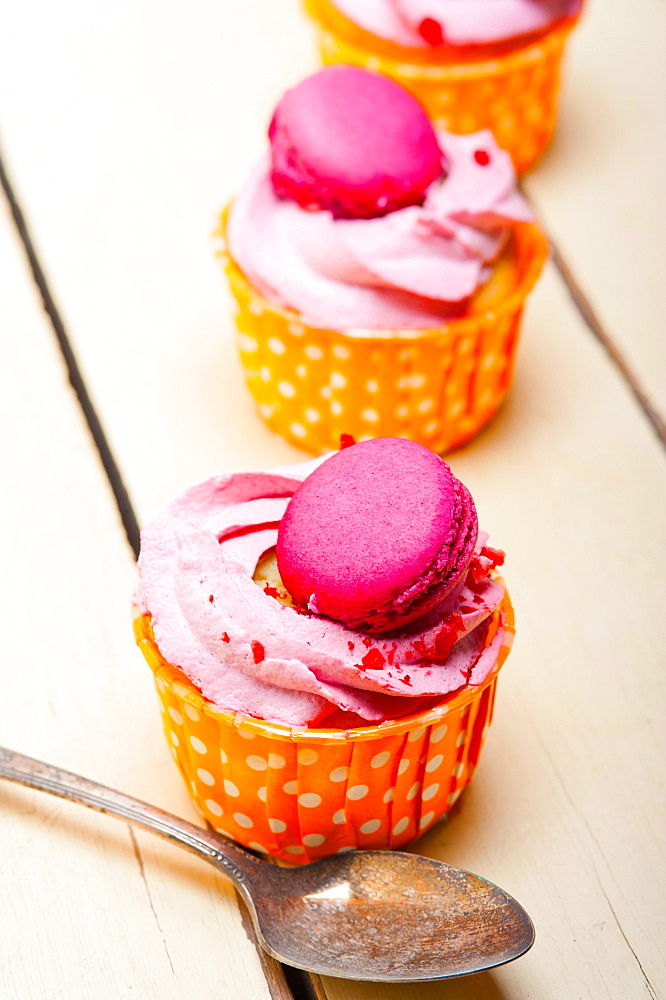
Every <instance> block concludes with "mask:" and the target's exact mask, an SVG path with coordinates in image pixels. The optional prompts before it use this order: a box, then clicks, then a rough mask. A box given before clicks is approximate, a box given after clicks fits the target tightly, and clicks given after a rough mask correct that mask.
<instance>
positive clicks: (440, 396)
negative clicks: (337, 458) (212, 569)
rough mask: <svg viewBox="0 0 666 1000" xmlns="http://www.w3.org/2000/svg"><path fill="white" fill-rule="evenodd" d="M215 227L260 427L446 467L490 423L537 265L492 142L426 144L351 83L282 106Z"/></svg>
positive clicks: (377, 94)
mask: <svg viewBox="0 0 666 1000" xmlns="http://www.w3.org/2000/svg"><path fill="white" fill-rule="evenodd" d="M269 134H270V141H271V148H270V152H269V153H267V154H266V156H265V157H264V158H263V159H262V160H261V161H260V163H259V164H258V165H257V166H256V168H255V169H254V170H253V172H252V173H251V175H250V177H249V180H248V181H247V183H246V185H245V186H244V188H243V190H242V191H241V192H240V193H239V195H238V196H237V197H236V199H235V200H234V202H233V204H232V206H231V208H230V210H229V212H228V214H227V215H226V217H225V220H224V221H223V233H222V235H223V236H224V238H225V247H226V250H225V260H226V269H227V274H228V277H229V280H230V283H231V289H232V292H233V294H234V296H235V298H236V300H237V303H238V307H239V314H238V318H237V325H238V330H239V338H238V343H239V348H240V354H241V358H242V361H243V365H244V368H245V372H246V377H247V383H248V386H249V388H250V391H251V393H252V395H253V397H254V399H255V401H256V403H257V406H258V410H259V413H260V414H261V416H262V417H263V419H264V420H265V421H266V423H267V424H268V426H269V427H270V428H271V429H272V430H274V431H277V432H278V433H280V434H282V435H283V436H284V437H286V438H287V439H288V440H289V441H291V442H292V443H293V444H295V445H297V446H299V447H301V448H304V449H306V450H309V451H311V452H313V453H314V454H321V453H322V452H324V451H326V450H333V449H335V448H336V447H337V444H338V442H339V440H340V435H341V434H351V435H352V436H354V437H355V439H356V440H359V441H363V440H366V439H369V438H374V437H406V438H410V439H412V440H415V441H418V442H419V443H421V444H423V445H425V446H427V447H429V448H431V449H432V450H434V451H437V452H440V453H441V452H445V451H448V450H450V449H452V448H455V447H457V446H458V445H461V444H462V443H464V442H465V441H467V440H469V439H470V438H471V437H473V435H474V434H476V433H477V432H478V431H479V430H480V428H481V427H483V426H484V425H485V424H486V423H487V422H488V421H489V420H490V419H491V418H492V417H493V415H494V414H495V413H496V412H497V409H498V407H499V406H500V404H501V403H502V401H503V399H504V398H505V396H506V394H507V392H508V389H509V386H510V383H511V376H512V370H513V359H514V354H515V349H516V345H517V339H518V331H519V326H520V320H521V314H522V309H523V304H524V301H525V298H526V296H527V294H528V292H529V291H530V290H531V288H532V287H533V285H534V283H535V281H536V279H537V277H538V274H539V272H540V270H541V267H542V265H543V262H544V260H545V257H546V253H547V245H546V241H545V238H544V236H543V235H542V233H541V231H540V230H539V229H538V228H537V226H536V225H535V224H534V221H533V217H532V213H531V211H530V209H529V206H528V205H527V203H526V202H525V200H524V199H523V198H522V196H521V195H520V194H519V193H518V191H517V189H516V178H515V173H514V170H513V166H512V163H511V160H510V157H509V156H508V154H507V153H505V152H503V151H502V150H500V149H499V148H498V146H497V144H496V142H495V140H494V139H493V137H492V135H491V134H490V133H489V132H487V131H486V132H480V133H476V134H474V135H469V136H456V135H452V134H449V133H441V134H440V135H439V137H437V136H436V135H435V132H434V130H433V128H432V125H431V123H430V122H429V120H428V118H427V116H426V115H425V113H424V111H423V109H422V108H421V107H420V105H419V104H418V102H417V101H416V100H415V99H414V98H413V97H412V96H411V95H410V94H408V93H407V92H406V91H405V90H404V89H402V88H401V87H399V86H398V85H397V84H395V83H393V82H392V81H391V80H388V79H387V78H386V77H382V76H379V75H378V74H374V73H368V72H367V71H365V70H361V69H358V68H356V67H351V66H335V67H330V68H328V69H325V70H322V71H320V72H319V73H317V74H315V75H314V76H312V77H309V78H307V79H306V80H304V81H303V82H301V83H300V84H299V85H298V86H297V87H295V88H294V89H293V90H291V91H288V92H287V94H286V95H285V97H284V98H283V99H282V101H281V102H280V103H279V105H278V107H277V109H276V111H275V114H274V116H273V120H272V122H271V126H270V133H269Z"/></svg>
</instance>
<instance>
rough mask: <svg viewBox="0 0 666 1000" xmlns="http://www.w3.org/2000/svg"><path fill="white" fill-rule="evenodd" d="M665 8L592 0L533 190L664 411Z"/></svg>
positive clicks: (586, 288)
mask: <svg viewBox="0 0 666 1000" xmlns="http://www.w3.org/2000/svg"><path fill="white" fill-rule="evenodd" d="M665 39H666V8H665V7H664V5H663V4H659V3H654V2H650V0H640V2H637V3H632V4H627V3H623V2H622V0H590V2H589V4H588V8H587V10H586V12H585V15H584V17H583V19H582V22H581V25H580V28H579V30H578V31H576V33H575V34H574V36H573V37H572V40H571V45H570V49H569V52H568V58H567V61H566V65H565V71H564V86H563V91H562V109H561V117H560V125H559V130H558V133H557V136H556V139H555V143H554V145H553V148H552V149H551V151H550V153H549V155H548V156H547V157H546V159H545V160H544V161H543V163H542V164H541V165H540V166H539V167H538V168H537V169H536V170H535V171H534V173H533V174H532V175H531V176H529V177H528V178H526V181H525V186H526V189H527V191H528V192H529V194H530V196H531V197H532V198H533V199H534V201H535V202H536V204H537V206H538V209H539V212H540V213H541V215H542V217H543V219H544V221H545V223H546V225H547V226H548V228H549V230H550V232H551V234H552V236H553V237H554V238H555V240H556V242H557V243H558V245H559V247H560V249H561V251H562V254H563V256H564V258H565V260H566V261H567V262H568V263H569V265H570V266H571V267H572V269H573V271H574V273H575V275H576V277H577V280H578V282H579V284H580V286H581V289H582V290H583V292H584V293H586V295H587V296H588V298H589V299H590V302H591V304H592V306H593V307H594V309H595V311H596V312H597V314H598V316H599V319H600V320H601V322H602V323H603V325H604V327H605V329H606V330H608V331H609V332H610V333H611V334H612V337H613V339H614V341H615V343H616V345H617V346H618V348H619V350H620V351H621V352H622V354H623V356H624V358H625V359H626V362H627V364H628V366H629V367H630V368H631V369H632V370H633V371H634V372H635V374H636V375H637V376H638V378H639V380H640V381H641V382H642V383H643V385H644V386H645V388H646V390H647V392H648V395H649V396H650V397H651V398H652V400H653V402H654V404H655V405H656V406H657V408H658V409H659V410H661V416H662V417H664V416H665V415H666V342H665V340H664V336H663V329H664V316H665V315H666V292H665V289H664V281H663V260H664V257H665V256H666V211H665V207H664V184H663V164H664V162H666V102H665V101H664V100H663V95H664V93H666V59H664V42H665Z"/></svg>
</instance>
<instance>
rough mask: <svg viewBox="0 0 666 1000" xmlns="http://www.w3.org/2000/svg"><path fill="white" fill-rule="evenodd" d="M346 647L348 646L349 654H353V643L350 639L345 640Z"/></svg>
mask: <svg viewBox="0 0 666 1000" xmlns="http://www.w3.org/2000/svg"><path fill="white" fill-rule="evenodd" d="M347 645H348V646H349V652H350V653H353V652H354V643H353V642H352V641H351V639H347Z"/></svg>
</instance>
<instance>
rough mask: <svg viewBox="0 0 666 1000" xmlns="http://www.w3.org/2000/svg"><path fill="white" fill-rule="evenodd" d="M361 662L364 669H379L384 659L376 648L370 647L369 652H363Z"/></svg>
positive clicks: (384, 661)
mask: <svg viewBox="0 0 666 1000" xmlns="http://www.w3.org/2000/svg"><path fill="white" fill-rule="evenodd" d="M361 663H362V664H363V666H364V667H365V669H366V670H381V669H382V667H383V666H384V664H385V663H386V660H385V659H384V657H383V656H382V654H381V653H380V651H379V650H378V649H371V650H370V652H369V653H366V654H365V656H364V657H363V659H362V660H361Z"/></svg>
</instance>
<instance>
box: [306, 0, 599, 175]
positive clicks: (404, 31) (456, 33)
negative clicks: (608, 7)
mask: <svg viewBox="0 0 666 1000" xmlns="http://www.w3.org/2000/svg"><path fill="white" fill-rule="evenodd" d="M305 6H306V9H307V11H308V12H309V13H310V15H311V16H312V17H313V19H314V21H315V23H316V24H317V26H318V29H319V41H320V48H321V53H322V59H323V61H324V62H325V63H340V62H342V63H352V64H354V65H356V66H363V67H365V68H367V69H372V70H377V71H378V72H381V73H384V74H385V75H386V76H389V77H391V78H392V79H393V80H396V81H397V82H398V83H400V84H402V86H404V87H406V88H407V89H408V90H410V91H411V92H412V93H413V94H414V95H415V96H416V97H417V98H418V99H419V101H421V103H422V104H423V107H424V108H425V109H426V111H427V112H428V115H429V116H430V118H431V119H432V120H433V121H434V122H436V123H437V125H438V126H439V127H441V128H445V129H450V130H451V131H453V132H456V133H461V134H468V133H470V132H476V131H478V130H479V129H485V128H488V129H490V130H491V131H492V132H493V134H494V135H495V137H496V139H497V141H498V142H499V144H500V146H501V147H502V148H503V149H506V150H508V151H509V153H510V154H511V156H512V158H513V161H514V164H515V167H516V170H517V171H518V173H523V172H524V171H526V170H529V169H530V167H532V166H533V165H534V164H535V162H536V161H537V160H538V159H539V157H540V156H541V155H542V154H543V153H544V152H545V150H546V149H547V147H548V145H549V143H550V141H551V139H552V136H553V132H554V129H555V121H556V117H557V98H558V91H559V78H560V63H561V61H562V55H563V52H564V46H565V43H566V41H567V39H568V37H569V34H570V32H571V30H572V29H573V27H574V25H575V24H576V21H577V20H578V17H579V15H580V11H581V8H582V0H464V2H462V0H305Z"/></svg>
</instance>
